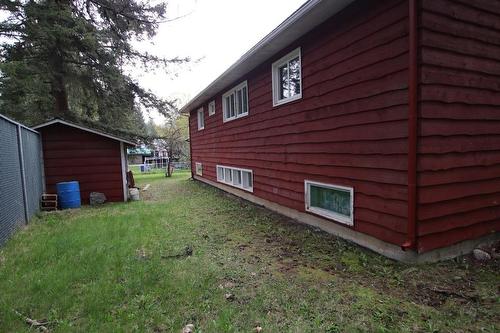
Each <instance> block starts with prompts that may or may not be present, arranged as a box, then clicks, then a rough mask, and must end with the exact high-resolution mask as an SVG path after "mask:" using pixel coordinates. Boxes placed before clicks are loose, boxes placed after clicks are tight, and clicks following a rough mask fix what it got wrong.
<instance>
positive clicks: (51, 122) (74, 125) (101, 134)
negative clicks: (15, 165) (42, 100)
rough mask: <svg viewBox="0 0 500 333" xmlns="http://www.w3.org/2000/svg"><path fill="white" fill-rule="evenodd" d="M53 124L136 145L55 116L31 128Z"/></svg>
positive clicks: (36, 128)
mask: <svg viewBox="0 0 500 333" xmlns="http://www.w3.org/2000/svg"><path fill="white" fill-rule="evenodd" d="M54 124H63V125H66V126H70V127H74V128H78V129H80V130H82V131H86V132H90V133H94V134H97V135H100V136H104V137H106V138H109V139H112V140H116V141H120V142H124V143H127V144H129V145H132V146H135V145H136V143H135V142H132V141H130V140H127V139H124V138H120V137H118V136H115V135H113V134H108V133H104V132H101V131H99V130H96V129H93V128H89V127H85V126H82V125H79V124H75V123H71V122H69V121H66V120H62V119H59V118H55V119H52V120H50V121H48V122H45V123H43V124H40V125H36V126H34V127H33V129H35V130H38V129H40V128H43V127H47V126H50V125H54Z"/></svg>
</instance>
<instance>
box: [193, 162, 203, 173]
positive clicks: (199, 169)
mask: <svg viewBox="0 0 500 333" xmlns="http://www.w3.org/2000/svg"><path fill="white" fill-rule="evenodd" d="M195 165H196V174H197V175H198V176H203V164H202V163H200V162H196V163H195Z"/></svg>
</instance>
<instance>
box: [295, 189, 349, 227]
mask: <svg viewBox="0 0 500 333" xmlns="http://www.w3.org/2000/svg"><path fill="white" fill-rule="evenodd" d="M304 184H305V202H306V211H308V212H312V213H315V214H318V215H321V216H324V217H326V218H329V219H331V220H334V221H337V222H340V223H344V224H347V225H351V226H352V225H354V189H353V188H352V187H346V186H339V185H332V184H323V183H318V182H313V181H309V180H306V181H304Z"/></svg>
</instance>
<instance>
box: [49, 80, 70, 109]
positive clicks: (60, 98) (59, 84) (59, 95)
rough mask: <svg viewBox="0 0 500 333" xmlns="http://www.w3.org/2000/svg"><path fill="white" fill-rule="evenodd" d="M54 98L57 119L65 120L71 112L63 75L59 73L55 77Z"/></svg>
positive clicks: (53, 83) (53, 84)
mask: <svg viewBox="0 0 500 333" xmlns="http://www.w3.org/2000/svg"><path fill="white" fill-rule="evenodd" d="M51 94H52V97H53V98H54V114H55V116H56V117H61V118H64V116H65V115H66V114H67V113H68V111H69V105H68V94H67V92H66V86H65V84H64V77H63V74H59V73H57V74H56V75H54V78H53V81H52V89H51Z"/></svg>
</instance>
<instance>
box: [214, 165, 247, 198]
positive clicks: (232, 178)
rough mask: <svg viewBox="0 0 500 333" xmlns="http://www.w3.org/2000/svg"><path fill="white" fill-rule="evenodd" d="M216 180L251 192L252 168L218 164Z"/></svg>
mask: <svg viewBox="0 0 500 333" xmlns="http://www.w3.org/2000/svg"><path fill="white" fill-rule="evenodd" d="M217 181H218V182H219V183H224V184H227V185H230V186H233V187H237V188H240V189H242V190H245V191H248V192H253V172H252V170H247V169H240V168H233V167H227V166H223V165H218V166H217Z"/></svg>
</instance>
